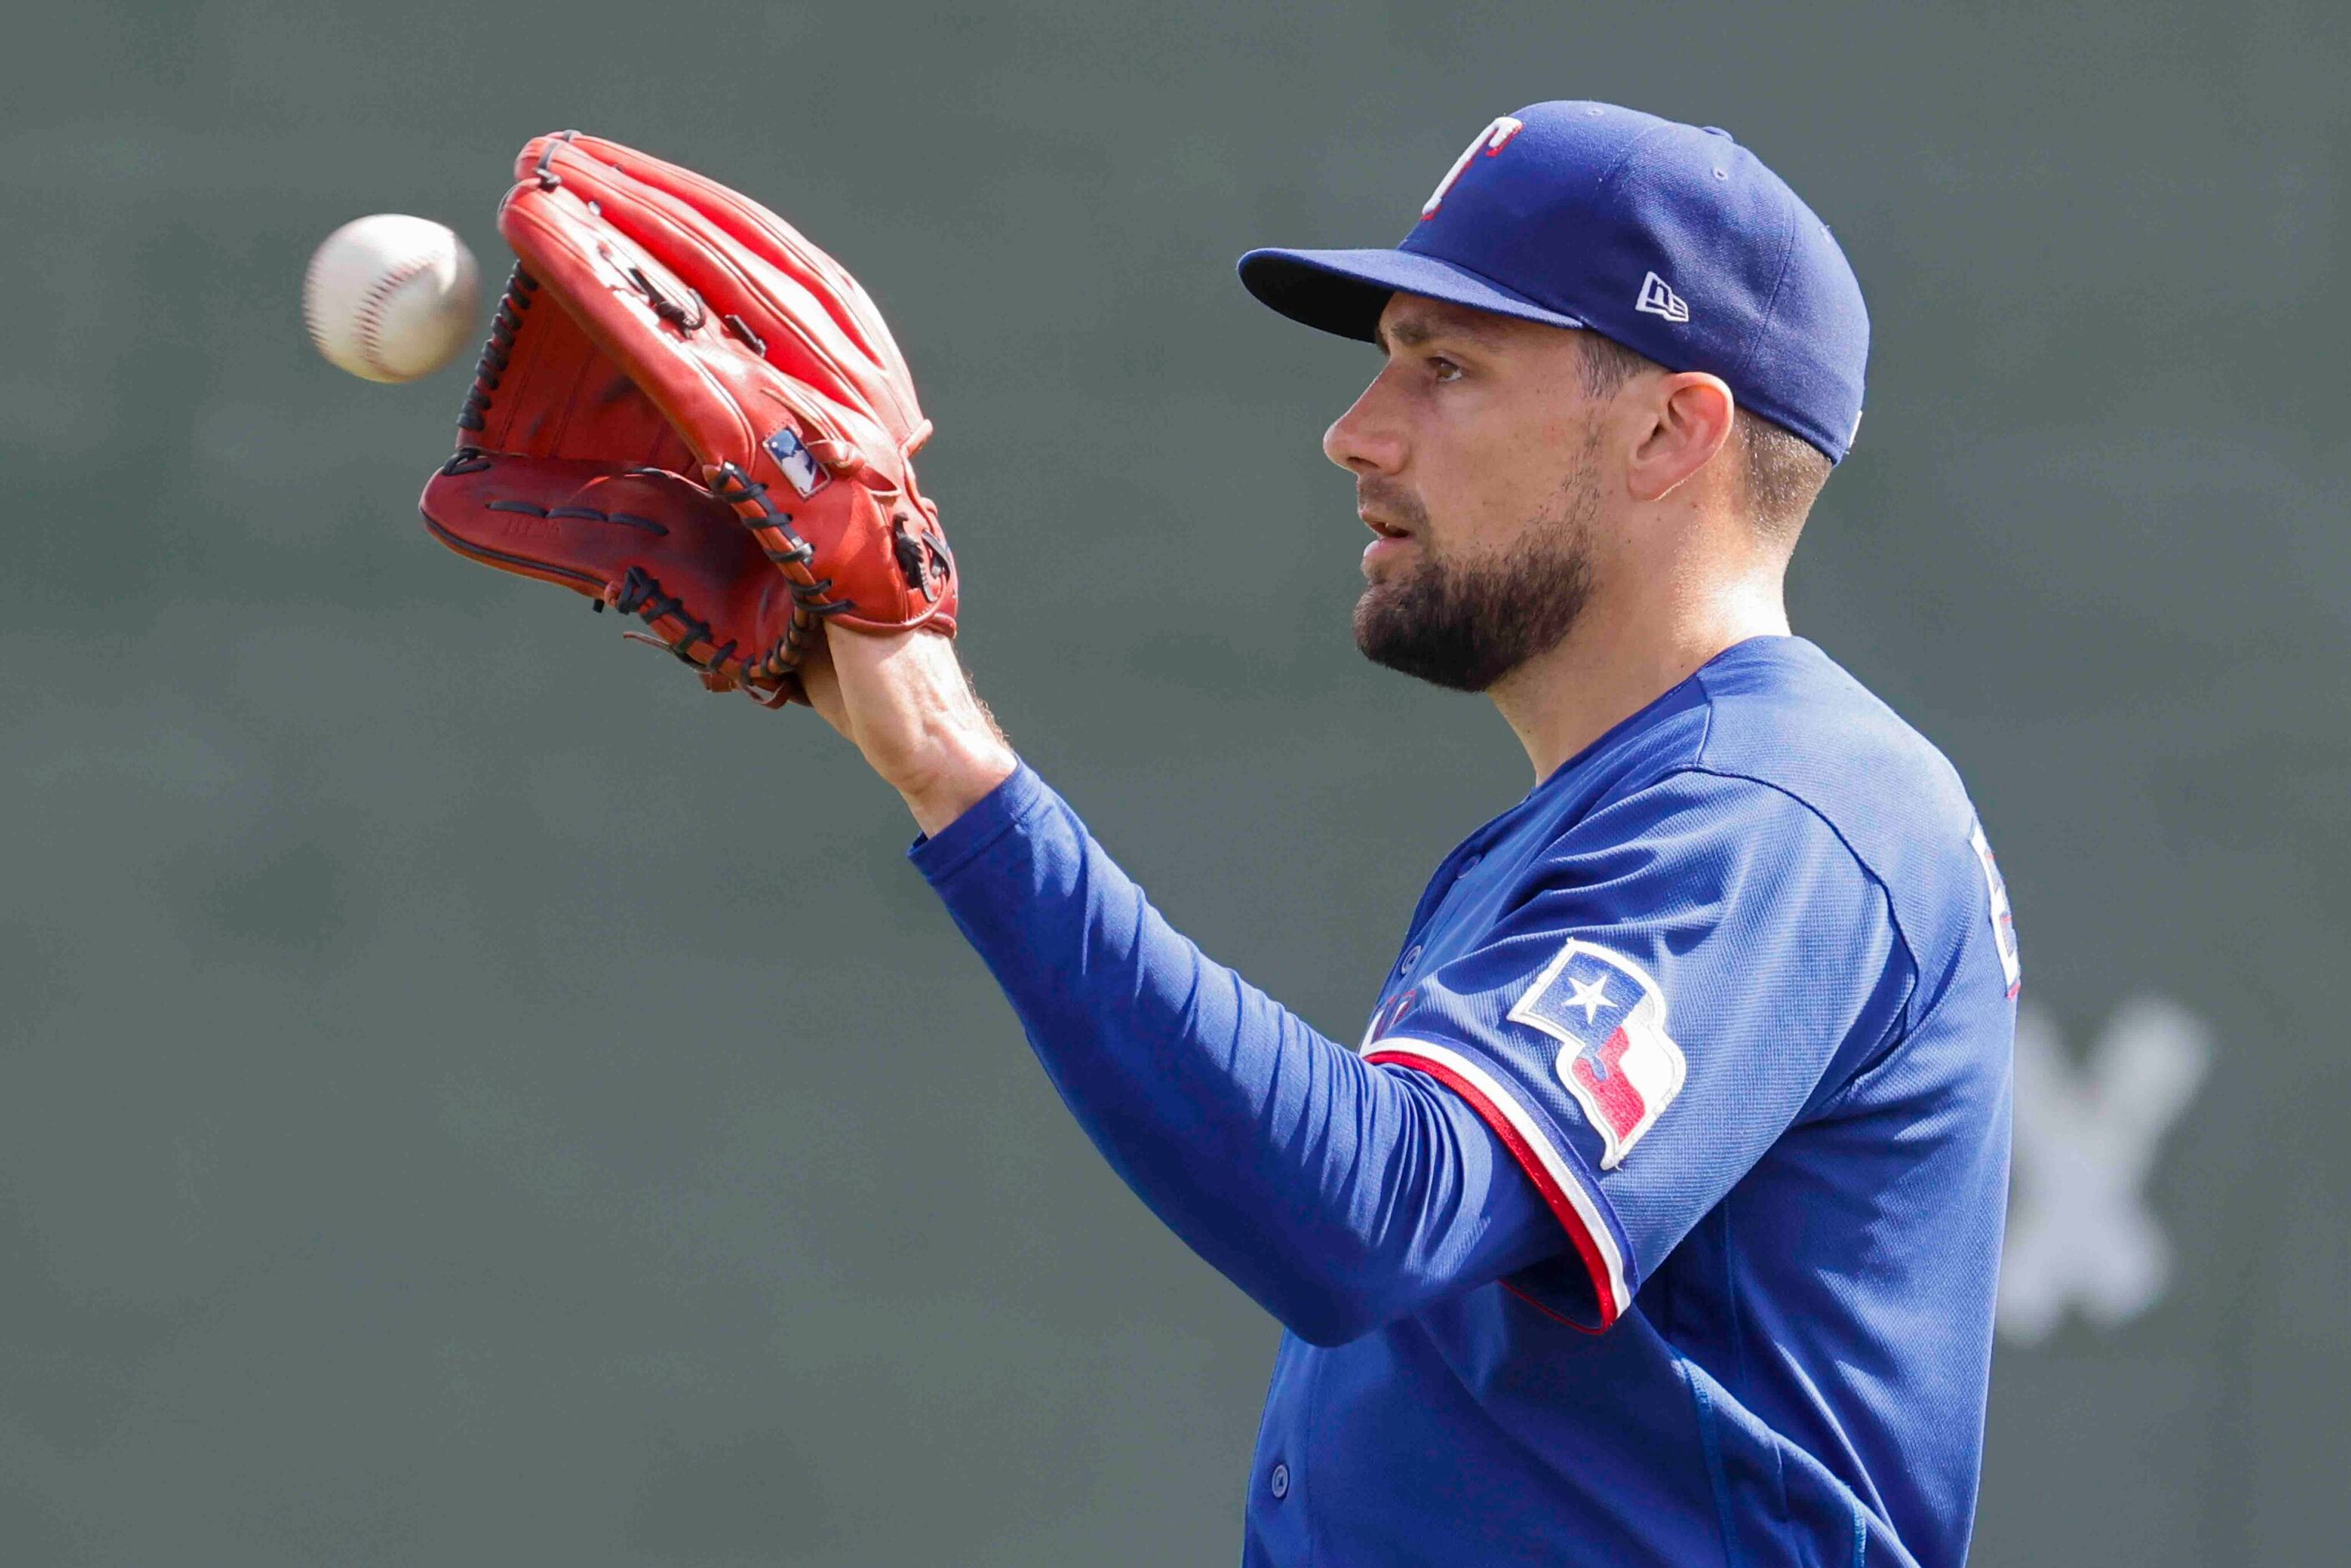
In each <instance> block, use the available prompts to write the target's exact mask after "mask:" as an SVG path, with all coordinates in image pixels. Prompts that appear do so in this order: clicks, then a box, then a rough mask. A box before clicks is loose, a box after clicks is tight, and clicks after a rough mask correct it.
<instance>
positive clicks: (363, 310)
mask: <svg viewBox="0 0 2351 1568" xmlns="http://www.w3.org/2000/svg"><path fill="white" fill-rule="evenodd" d="M435 259H436V258H435V257H434V256H433V254H432V253H430V252H424V253H422V254H420V255H416V256H410V257H409V258H408V259H407V260H405V261H403V262H402V263H401V264H400V265H399V266H398V267H393V268H392V269H391V270H390V271H388V272H386V273H385V274H384V275H383V276H382V277H379V278H377V279H376V280H375V283H374V286H373V287H371V288H369V289H368V291H367V293H366V295H365V296H364V297H362V298H360V313H359V322H358V326H359V335H360V341H359V350H360V359H362V360H364V361H367V365H368V368H369V369H370V370H372V371H380V372H381V374H382V375H383V376H385V377H386V378H387V379H389V380H392V381H398V380H399V379H400V377H401V372H400V371H397V370H394V369H393V368H392V366H390V365H388V364H386V363H384V361H383V359H382V357H381V354H380V353H379V352H378V350H380V349H381V347H382V345H381V343H379V342H378V341H377V340H376V332H377V329H379V328H381V326H382V325H383V308H384V307H385V306H386V305H388V304H390V303H391V302H392V296H393V295H395V294H397V293H399V292H400V291H401V290H402V289H403V288H405V287H408V286H409V285H410V284H411V283H413V282H414V281H415V280H416V279H417V278H418V277H422V276H423V274H424V273H426V272H427V271H430V270H431V269H432V267H433V263H434V260H435ZM312 331H313V333H315V332H316V331H317V329H316V328H315V327H314V328H313V329H312Z"/></svg>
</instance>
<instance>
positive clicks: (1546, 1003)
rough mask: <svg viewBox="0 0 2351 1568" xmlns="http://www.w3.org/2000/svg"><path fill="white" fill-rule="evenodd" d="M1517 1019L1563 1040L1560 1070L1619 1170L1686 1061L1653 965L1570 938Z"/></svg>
mask: <svg viewBox="0 0 2351 1568" xmlns="http://www.w3.org/2000/svg"><path fill="white" fill-rule="evenodd" d="M1510 1017H1511V1019H1513V1020H1514V1021H1515V1022H1518V1023H1523V1024H1528V1025H1531V1026H1532V1027H1533V1028H1535V1029H1539V1030H1542V1031H1543V1033H1545V1034H1547V1035H1550V1036H1551V1037H1552V1039H1554V1040H1558V1041H1560V1042H1561V1044H1560V1051H1559V1061H1558V1066H1557V1071H1558V1073H1559V1079H1560V1082H1562V1083H1564V1084H1566V1085H1567V1089H1568V1092H1570V1093H1571V1094H1573V1095H1574V1096H1575V1099H1576V1103H1578V1104H1580V1105H1582V1106H1583V1113H1584V1115H1585V1117H1586V1118H1588V1119H1589V1120H1590V1122H1591V1123H1592V1125H1593V1128H1594V1130H1596V1131H1597V1132H1598V1133H1599V1134H1600V1138H1601V1143H1602V1145H1603V1148H1602V1154H1601V1158H1600V1168H1601V1169H1602V1170H1614V1169H1615V1168H1616V1167H1617V1166H1619V1165H1621V1164H1623V1163H1624V1159H1625V1155H1627V1154H1629V1153H1630V1152H1631V1151H1632V1148H1633V1145H1635V1144H1636V1143H1638V1142H1639V1141H1640V1139H1641V1134H1644V1133H1646V1132H1647V1131H1648V1130H1649V1129H1650V1127H1651V1126H1653V1125H1655V1124H1656V1120H1657V1117H1658V1115H1659V1114H1660V1113H1662V1112H1664V1110H1665V1108H1666V1107H1667V1105H1669V1104H1671V1103H1673V1098H1674V1096H1675V1095H1677V1094H1678V1093H1680V1092H1681V1088H1682V1076H1683V1073H1684V1072H1685V1071H1687V1063H1685V1062H1684V1061H1683V1060H1682V1051H1681V1047H1679V1046H1677V1045H1676V1044H1675V1043H1674V1040H1673V1037H1672V1036H1671V1035H1669V1034H1667V1032H1666V998H1665V994H1664V993H1663V992H1662V991H1660V990H1659V989H1658V988H1657V982H1656V981H1655V980H1653V979H1651V978H1650V977H1649V974H1648V971H1647V970H1646V969H1644V968H1642V967H1641V966H1640V965H1638V964H1635V962H1633V960H1632V959H1630V958H1627V957H1625V956H1624V955H1623V954H1622V953H1615V952H1611V951H1610V950H1609V949H1607V948H1605V947H1602V946H1596V945H1595V944H1593V943H1590V942H1585V941H1582V940H1580V939H1573V938H1571V939H1570V940H1569V942H1568V943H1567V945H1566V946H1563V947H1562V948H1561V949H1560V950H1559V956H1558V957H1556V958H1553V959H1552V961H1551V962H1550V963H1549V964H1548V965H1546V966H1545V967H1544V968H1543V972H1542V973H1541V974H1540V975H1538V976H1536V977H1535V981H1534V984H1532V985H1531V986H1529V987H1528V988H1527V989H1526V992H1525V994H1524V995H1522V996H1520V998H1519V999H1518V1001H1517V1002H1516V1003H1514V1004H1513V1005H1512V1006H1511V1008H1510Z"/></svg>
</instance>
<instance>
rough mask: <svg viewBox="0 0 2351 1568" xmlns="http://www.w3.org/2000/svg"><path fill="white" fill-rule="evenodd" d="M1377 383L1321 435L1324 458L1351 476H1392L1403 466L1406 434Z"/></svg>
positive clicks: (1368, 388) (1370, 386) (1365, 390)
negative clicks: (1404, 434) (1398, 424)
mask: <svg viewBox="0 0 2351 1568" xmlns="http://www.w3.org/2000/svg"><path fill="white" fill-rule="evenodd" d="M1380 386H1381V383H1380V382H1379V381H1377V380H1374V382H1372V384H1371V385H1369V386H1367V387H1365V388H1364V393H1363V395H1362V396H1361V397H1359V398H1357V399H1356V400H1355V402H1354V406H1353V407H1352V408H1350V409H1349V410H1347V412H1346V413H1343V414H1341V415H1340V416H1339V417H1338V418H1337V419H1334V420H1332V422H1331V428H1330V429H1328V430H1326V431H1324V432H1323V433H1322V455H1323V456H1325V457H1328V458H1329V459H1330V460H1331V461H1332V462H1333V463H1336V464H1337V465H1339V466H1340V467H1342V468H1344V469H1346V470H1347V471H1348V472H1349V473H1351V474H1393V473H1395V472H1396V471H1397V469H1398V468H1400V467H1401V466H1402V465H1403V463H1404V440H1403V433H1402V431H1401V430H1399V429H1398V427H1397V425H1396V423H1395V419H1394V418H1393V416H1392V413H1391V411H1390V410H1388V409H1387V408H1386V407H1385V406H1384V404H1385V401H1386V400H1385V399H1384V398H1383V397H1382V396H1381V392H1380Z"/></svg>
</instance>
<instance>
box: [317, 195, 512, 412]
mask: <svg viewBox="0 0 2351 1568" xmlns="http://www.w3.org/2000/svg"><path fill="white" fill-rule="evenodd" d="M480 294H481V270H480V268H478V267H475V264H474V254H473V252H471V251H469V250H467V249H466V248H465V241H463V240H461V239H459V238H458V237H457V236H456V235H454V234H452V233H450V232H449V231H448V230H447V229H446V228H444V227H443V226H442V225H439V224H436V223H434V222H433V221H432V220H431V219H429V218H412V217H408V216H406V215H404V214H400V213H378V214H375V215H374V216H372V217H365V218H356V219H353V220H352V221H351V222H350V223H347V224H345V225H343V226H342V227H341V228H339V229H337V230H336V231H335V232H334V233H333V234H330V235H328V236H327V239H326V243H325V244H323V245H321V246H319V248H318V250H317V251H316V252H315V253H313V254H312V256H311V257H310V267H309V271H308V273H306V274H305V275H304V276H303V279H302V319H303V322H304V324H305V325H306V326H308V328H309V329H310V341H311V342H313V343H315V344H317V345H318V347H319V352H320V353H321V354H324V355H325V356H326V357H327V360H328V362H329V363H330V364H333V365H336V366H339V367H340V368H341V369H343V370H346V371H350V372H351V374H353V375H355V376H363V377H365V378H366V379H367V380H369V381H371V382H413V381H415V380H416V379H417V378H418V377H420V376H428V375H431V374H432V373H433V372H434V371H437V370H439V369H440V368H441V367H442V366H444V365H445V364H447V363H448V362H449V361H451V360H452V359H454V358H455V357H456V354H457V351H458V350H460V349H462V348H464V347H465V345H466V344H467V343H468V342H470V341H471V340H473V338H474V337H475V326H476V323H475V319H474V317H475V308H476V306H477V304H478V303H479V298H480Z"/></svg>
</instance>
